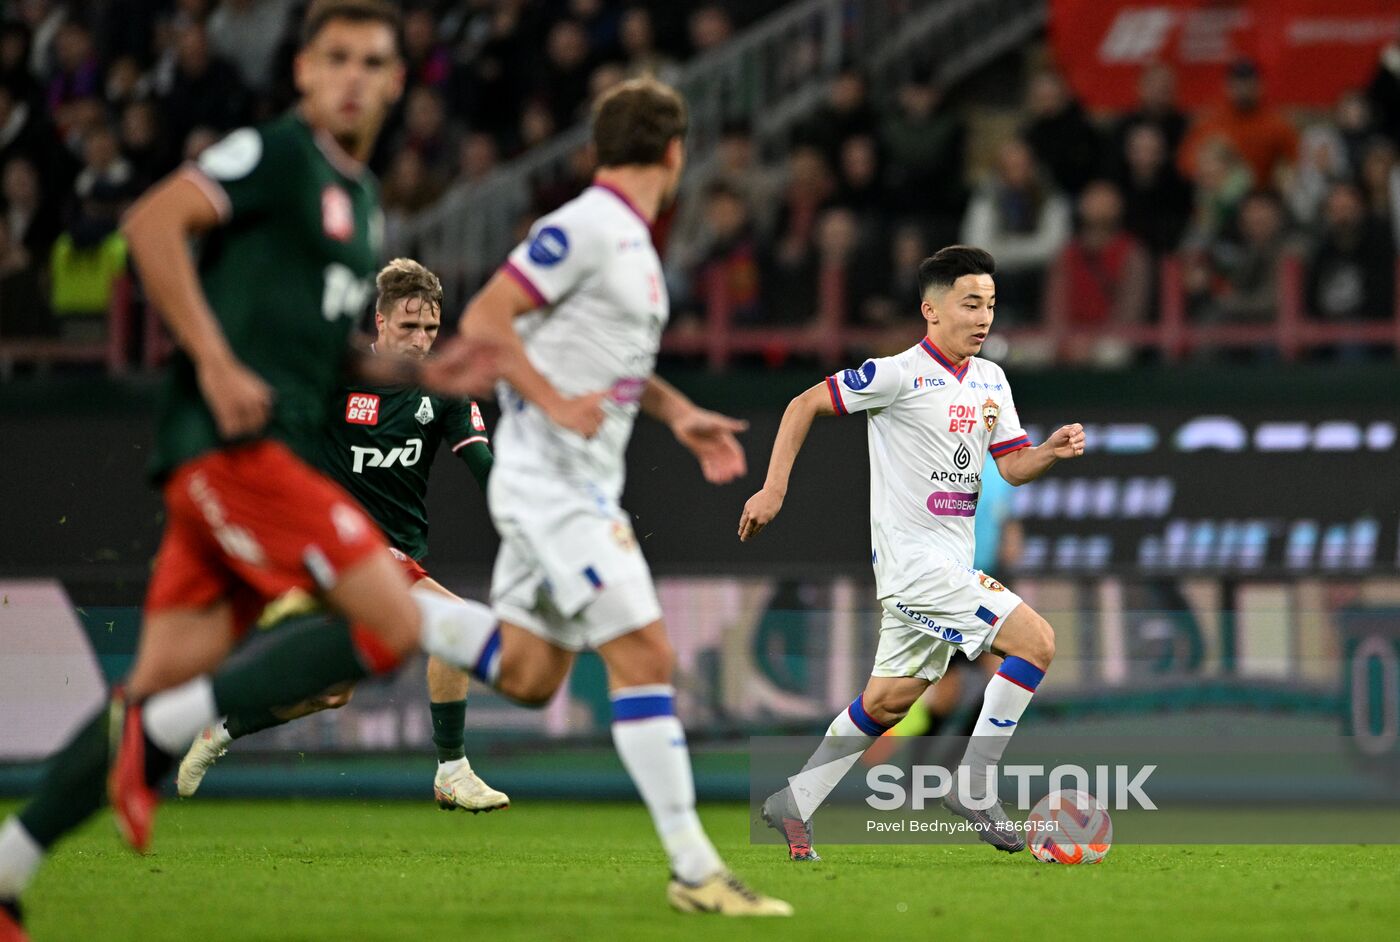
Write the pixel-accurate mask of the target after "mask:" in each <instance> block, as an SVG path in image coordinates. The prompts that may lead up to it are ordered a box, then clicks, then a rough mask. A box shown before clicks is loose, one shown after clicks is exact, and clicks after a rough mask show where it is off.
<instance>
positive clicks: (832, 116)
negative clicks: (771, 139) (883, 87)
mask: <svg viewBox="0 0 1400 942" xmlns="http://www.w3.org/2000/svg"><path fill="white" fill-rule="evenodd" d="M877 126H878V122H877V121H876V119H875V111H874V109H873V108H871V106H870V101H869V98H868V92H867V89H866V84H865V78H864V76H862V75H861V74H860V72H858V71H856V70H855V69H853V68H846V69H842V70H841V72H839V73H838V74H837V75H836V77H835V78H834V79H832V80H831V84H830V85H828V86H827V91H826V102H825V103H824V104H823V105H822V106H821V107H820V108H818V109H817V112H816V114H814V115H813V116H812V117H811V118H810V119H809V120H808V121H807V123H806V124H805V125H803V126H802V128H801V129H800V130H799V131H798V132H797V139H798V140H799V141H801V142H802V143H804V144H810V145H813V146H815V147H817V148H818V149H819V150H821V152H822V155H823V156H824V157H825V158H826V160H827V162H828V163H830V164H832V165H835V164H836V163H837V162H838V161H839V160H840V154H841V147H842V145H844V144H845V143H846V141H847V140H849V139H850V138H852V137H855V136H856V135H858V134H866V135H869V134H874V133H876V130H877Z"/></svg>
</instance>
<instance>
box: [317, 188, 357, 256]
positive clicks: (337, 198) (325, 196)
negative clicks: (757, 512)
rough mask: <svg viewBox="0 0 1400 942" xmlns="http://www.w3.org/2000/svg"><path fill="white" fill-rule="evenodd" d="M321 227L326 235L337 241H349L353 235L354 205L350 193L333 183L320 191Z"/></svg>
mask: <svg viewBox="0 0 1400 942" xmlns="http://www.w3.org/2000/svg"><path fill="white" fill-rule="evenodd" d="M321 228H322V229H323V230H324V231H325V233H326V237H327V238H329V239H334V240H335V241H337V242H349V241H350V240H351V239H352V238H353V237H354V235H355V207H354V206H352V205H350V194H349V193H346V192H345V191H344V190H342V189H341V188H340V187H338V186H336V185H335V184H334V183H328V184H326V187H325V189H323V190H322V191H321Z"/></svg>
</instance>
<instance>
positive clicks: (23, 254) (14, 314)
mask: <svg viewBox="0 0 1400 942" xmlns="http://www.w3.org/2000/svg"><path fill="white" fill-rule="evenodd" d="M53 327H54V324H53V319H52V318H51V317H49V309H48V305H47V304H46V303H45V302H44V296H43V291H42V289H41V286H40V284H39V272H38V269H37V268H36V267H35V265H34V260H33V259H32V258H31V257H30V255H29V252H28V251H27V250H26V249H25V247H24V246H23V245H21V244H20V243H19V242H17V241H15V240H14V239H12V238H10V227H9V225H8V224H7V223H6V222H5V218H4V217H3V216H0V339H9V338H12V337H35V336H47V335H48V334H50V333H52V332H53Z"/></svg>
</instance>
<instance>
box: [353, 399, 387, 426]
mask: <svg viewBox="0 0 1400 942" xmlns="http://www.w3.org/2000/svg"><path fill="white" fill-rule="evenodd" d="M345 421H347V422H349V423H350V424H351V425H378V424H379V397H378V396H376V395H374V394H373V393H351V394H350V398H349V399H347V400H346V401H345Z"/></svg>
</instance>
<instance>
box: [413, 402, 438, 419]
mask: <svg viewBox="0 0 1400 942" xmlns="http://www.w3.org/2000/svg"><path fill="white" fill-rule="evenodd" d="M413 417H414V418H415V419H417V420H418V424H419V425H427V424H428V423H429V422H431V421H432V420H433V402H432V400H431V399H429V398H428V397H427V396H424V397H423V401H422V402H420V403H419V404H418V411H417V412H415V413H413Z"/></svg>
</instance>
